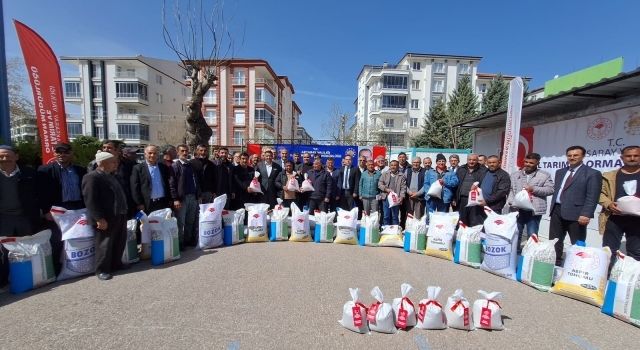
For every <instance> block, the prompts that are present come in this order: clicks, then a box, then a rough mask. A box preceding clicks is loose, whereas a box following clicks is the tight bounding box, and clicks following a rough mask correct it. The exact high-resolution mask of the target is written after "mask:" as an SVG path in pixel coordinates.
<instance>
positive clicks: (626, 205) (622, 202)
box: [616, 180, 640, 216]
mask: <svg viewBox="0 0 640 350" xmlns="http://www.w3.org/2000/svg"><path fill="white" fill-rule="evenodd" d="M637 187H638V181H637V180H631V181H625V182H624V183H623V184H622V188H623V189H624V192H625V193H626V194H627V195H626V196H623V197H620V198H618V200H617V201H616V204H617V205H618V209H620V211H621V212H622V214H625V215H638V216H640V197H637V196H635V194H636V193H637Z"/></svg>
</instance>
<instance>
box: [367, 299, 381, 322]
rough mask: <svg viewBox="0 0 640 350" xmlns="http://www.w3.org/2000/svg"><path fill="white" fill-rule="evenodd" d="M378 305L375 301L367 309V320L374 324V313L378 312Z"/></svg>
mask: <svg viewBox="0 0 640 350" xmlns="http://www.w3.org/2000/svg"><path fill="white" fill-rule="evenodd" d="M379 307H380V302H379V301H376V302H375V303H373V304H371V306H369V311H367V321H369V323H371V324H376V314H377V313H378V308H379Z"/></svg>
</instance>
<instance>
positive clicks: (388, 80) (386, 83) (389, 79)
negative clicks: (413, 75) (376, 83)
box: [382, 75, 407, 89]
mask: <svg viewBox="0 0 640 350" xmlns="http://www.w3.org/2000/svg"><path fill="white" fill-rule="evenodd" d="M382 88H383V89H406V88H407V77H406V76H402V75H385V76H384V77H383V78H382Z"/></svg>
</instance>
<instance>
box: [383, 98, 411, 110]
mask: <svg viewBox="0 0 640 350" xmlns="http://www.w3.org/2000/svg"><path fill="white" fill-rule="evenodd" d="M382 108H407V96H397V95H383V96H382Z"/></svg>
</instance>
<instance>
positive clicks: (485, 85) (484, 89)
mask: <svg viewBox="0 0 640 350" xmlns="http://www.w3.org/2000/svg"><path fill="white" fill-rule="evenodd" d="M478 91H480V93H483V94H484V93H485V92H487V84H486V83H482V84H480V87H479V88H478Z"/></svg>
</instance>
